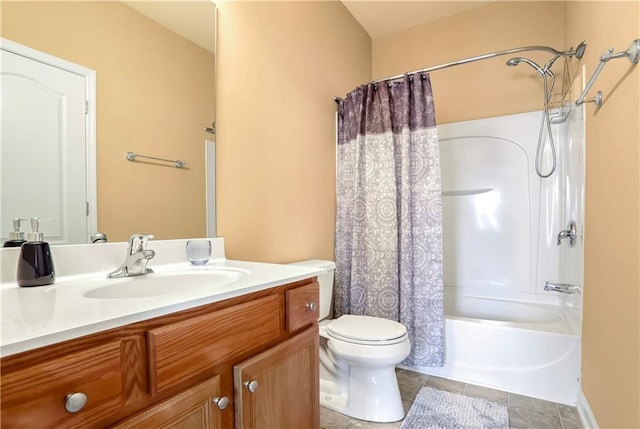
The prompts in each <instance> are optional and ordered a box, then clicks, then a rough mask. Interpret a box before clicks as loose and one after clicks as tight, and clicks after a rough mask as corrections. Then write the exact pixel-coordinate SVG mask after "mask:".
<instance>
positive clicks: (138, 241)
mask: <svg viewBox="0 0 640 429" xmlns="http://www.w3.org/2000/svg"><path fill="white" fill-rule="evenodd" d="M152 238H153V234H133V235H132V236H131V237H129V254H130V255H133V254H135V253H138V252H142V251H143V250H144V249H145V247H147V242H148V241H149V240H151V239H152Z"/></svg>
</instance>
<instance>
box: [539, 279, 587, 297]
mask: <svg viewBox="0 0 640 429" xmlns="http://www.w3.org/2000/svg"><path fill="white" fill-rule="evenodd" d="M581 289H582V288H581V287H580V285H572V284H569V283H551V282H545V283H544V290H546V291H552V292H562V293H568V294H570V295H571V294H574V293H577V294H580V292H581Z"/></svg>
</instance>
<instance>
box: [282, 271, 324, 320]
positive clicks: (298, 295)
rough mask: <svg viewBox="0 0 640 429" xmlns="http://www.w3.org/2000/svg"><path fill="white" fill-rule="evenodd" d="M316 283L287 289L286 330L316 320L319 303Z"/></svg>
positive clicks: (318, 291)
mask: <svg viewBox="0 0 640 429" xmlns="http://www.w3.org/2000/svg"><path fill="white" fill-rule="evenodd" d="M319 293H320V288H319V285H318V283H317V282H316V283H311V284H309V285H306V286H301V287H298V288H295V289H290V290H288V291H287V330H288V331H289V332H293V331H297V330H298V329H300V328H302V327H305V326H307V325H310V324H312V323H313V322H316V321H317V320H318V314H319V311H320V309H319V307H318V306H319V304H320V300H319V298H320V295H319Z"/></svg>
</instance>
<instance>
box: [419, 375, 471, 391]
mask: <svg viewBox="0 0 640 429" xmlns="http://www.w3.org/2000/svg"><path fill="white" fill-rule="evenodd" d="M425 386H431V387H433V388H436V389H440V390H446V391H447V392H451V393H463V392H464V388H465V386H466V385H465V384H464V383H462V382H460V381H455V380H448V379H446V378H440V377H429V378H428V379H427V381H426V382H425Z"/></svg>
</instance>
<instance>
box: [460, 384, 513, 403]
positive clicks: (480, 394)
mask: <svg viewBox="0 0 640 429" xmlns="http://www.w3.org/2000/svg"><path fill="white" fill-rule="evenodd" d="M464 394H465V396H471V397H472V398H481V399H486V400H487V401H492V402H499V403H501V404H506V403H507V401H508V399H509V394H508V393H507V392H503V391H502V390H495V389H489V388H488V387H482V386H476V385H474V384H467V388H466V389H465V390H464Z"/></svg>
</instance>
